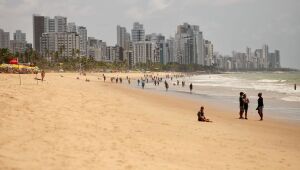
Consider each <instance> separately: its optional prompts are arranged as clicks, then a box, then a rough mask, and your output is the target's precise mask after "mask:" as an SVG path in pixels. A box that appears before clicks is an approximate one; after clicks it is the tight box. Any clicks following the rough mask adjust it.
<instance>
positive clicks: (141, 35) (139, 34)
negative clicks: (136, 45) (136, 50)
mask: <svg viewBox="0 0 300 170" xmlns="http://www.w3.org/2000/svg"><path fill="white" fill-rule="evenodd" d="M131 37H132V38H131V40H132V42H139V41H144V40H145V30H144V26H143V25H142V24H140V23H138V22H135V23H133V28H132V30H131Z"/></svg>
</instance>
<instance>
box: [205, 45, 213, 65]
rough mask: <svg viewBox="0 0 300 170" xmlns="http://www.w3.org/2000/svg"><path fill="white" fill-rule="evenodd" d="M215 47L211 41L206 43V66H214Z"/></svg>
mask: <svg viewBox="0 0 300 170" xmlns="http://www.w3.org/2000/svg"><path fill="white" fill-rule="evenodd" d="M213 54H214V46H213V44H212V43H211V41H208V40H205V41H204V65H205V66H212V65H213V64H214V63H213Z"/></svg>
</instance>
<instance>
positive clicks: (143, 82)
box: [142, 80, 145, 89]
mask: <svg viewBox="0 0 300 170" xmlns="http://www.w3.org/2000/svg"><path fill="white" fill-rule="evenodd" d="M142 88H143V89H144V88H145V80H142Z"/></svg>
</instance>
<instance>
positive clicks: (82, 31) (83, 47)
mask: <svg viewBox="0 0 300 170" xmlns="http://www.w3.org/2000/svg"><path fill="white" fill-rule="evenodd" d="M77 32H78V34H79V37H80V55H81V56H87V40H88V39H87V29H86V27H83V26H79V27H78V28H77Z"/></svg>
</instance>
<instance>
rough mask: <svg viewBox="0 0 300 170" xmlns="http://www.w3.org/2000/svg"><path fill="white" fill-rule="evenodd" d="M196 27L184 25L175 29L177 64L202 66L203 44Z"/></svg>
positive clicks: (201, 36) (200, 34)
mask: <svg viewBox="0 0 300 170" xmlns="http://www.w3.org/2000/svg"><path fill="white" fill-rule="evenodd" d="M203 41H204V40H203V35H202V32H200V30H199V26H197V25H189V24H188V23H184V24H183V25H179V26H178V27H177V32H176V35H175V46H176V47H175V48H176V58H177V62H178V63H180V64H199V65H204V42H203Z"/></svg>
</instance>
